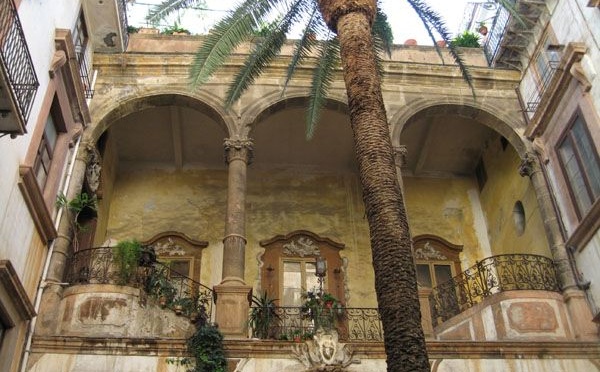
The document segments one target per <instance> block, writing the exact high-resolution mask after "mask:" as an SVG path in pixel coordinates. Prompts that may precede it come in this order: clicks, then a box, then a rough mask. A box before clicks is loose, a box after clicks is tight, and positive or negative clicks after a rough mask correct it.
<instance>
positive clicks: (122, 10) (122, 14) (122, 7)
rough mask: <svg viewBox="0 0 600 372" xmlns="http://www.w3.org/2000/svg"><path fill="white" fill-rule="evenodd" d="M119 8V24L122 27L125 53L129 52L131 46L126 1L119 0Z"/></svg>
mask: <svg viewBox="0 0 600 372" xmlns="http://www.w3.org/2000/svg"><path fill="white" fill-rule="evenodd" d="M117 8H118V11H119V24H120V26H121V35H122V36H123V51H125V50H127V44H129V32H127V28H128V26H129V25H128V24H127V3H126V0H117Z"/></svg>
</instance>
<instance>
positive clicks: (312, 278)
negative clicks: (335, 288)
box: [304, 262, 327, 292]
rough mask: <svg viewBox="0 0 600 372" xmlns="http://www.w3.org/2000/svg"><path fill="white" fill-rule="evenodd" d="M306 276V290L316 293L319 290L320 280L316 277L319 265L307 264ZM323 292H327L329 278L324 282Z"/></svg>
mask: <svg viewBox="0 0 600 372" xmlns="http://www.w3.org/2000/svg"><path fill="white" fill-rule="evenodd" d="M304 267H305V270H306V276H305V279H304V280H305V282H306V285H305V289H306V291H311V292H315V291H318V290H319V278H318V277H317V276H316V275H315V273H316V272H317V265H316V264H315V263H314V262H307V263H306V264H305V266H304ZM323 290H324V291H327V277H325V278H324V280H323Z"/></svg>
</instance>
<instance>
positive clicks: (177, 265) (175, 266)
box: [171, 260, 190, 278]
mask: <svg viewBox="0 0 600 372" xmlns="http://www.w3.org/2000/svg"><path fill="white" fill-rule="evenodd" d="M171 270H173V271H171V277H172V278H178V277H181V276H187V277H188V278H189V277H190V261H188V260H180V261H171Z"/></svg>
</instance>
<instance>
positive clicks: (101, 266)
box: [65, 247, 213, 322]
mask: <svg viewBox="0 0 600 372" xmlns="http://www.w3.org/2000/svg"><path fill="white" fill-rule="evenodd" d="M148 254H149V253H148V252H147V251H145V252H142V256H141V257H140V260H139V262H138V264H139V266H138V265H134V266H135V267H132V268H131V269H130V270H128V269H127V268H126V267H125V268H123V267H122V263H121V262H119V259H117V258H115V254H114V248H113V247H96V248H89V249H83V250H81V251H78V252H75V253H74V254H73V256H72V258H71V261H70V265H69V267H68V270H67V273H66V277H65V281H66V282H67V283H69V285H70V286H76V285H120V286H128V287H133V288H137V289H139V290H141V291H142V293H145V294H146V295H148V296H150V297H152V298H153V299H154V301H155V302H156V303H157V304H158V305H159V306H160V307H161V308H163V309H164V308H167V309H170V310H172V311H173V312H174V313H175V314H176V315H181V316H183V317H187V318H188V319H189V320H190V321H192V322H196V321H201V322H206V321H208V320H209V319H210V316H211V312H212V299H213V292H212V290H211V289H210V288H208V287H206V286H204V285H202V284H201V283H199V282H197V281H195V280H193V279H191V278H188V277H186V276H185V275H182V274H181V273H178V272H176V271H175V270H172V269H171V268H170V267H169V266H168V265H165V264H162V263H160V262H155V261H154V260H153V259H152V258H151V257H150V256H148ZM150 255H152V254H150ZM142 297H143V296H142Z"/></svg>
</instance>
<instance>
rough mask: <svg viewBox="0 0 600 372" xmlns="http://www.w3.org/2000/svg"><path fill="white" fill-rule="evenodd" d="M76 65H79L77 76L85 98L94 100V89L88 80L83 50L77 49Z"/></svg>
mask: <svg viewBox="0 0 600 372" xmlns="http://www.w3.org/2000/svg"><path fill="white" fill-rule="evenodd" d="M78 49H79V50H78V51H77V63H78V64H79V76H80V77H81V83H82V84H83V91H84V93H85V98H87V99H92V98H94V89H93V88H92V79H91V78H90V66H89V63H88V60H87V55H86V51H85V49H83V48H78Z"/></svg>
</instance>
